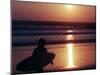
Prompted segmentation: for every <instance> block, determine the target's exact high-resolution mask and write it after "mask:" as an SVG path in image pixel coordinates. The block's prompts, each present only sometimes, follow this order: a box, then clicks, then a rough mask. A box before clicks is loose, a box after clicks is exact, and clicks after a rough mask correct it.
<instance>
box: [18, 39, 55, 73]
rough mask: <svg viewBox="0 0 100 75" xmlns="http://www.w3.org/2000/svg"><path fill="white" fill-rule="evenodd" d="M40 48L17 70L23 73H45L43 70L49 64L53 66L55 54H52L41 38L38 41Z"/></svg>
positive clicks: (22, 62)
mask: <svg viewBox="0 0 100 75" xmlns="http://www.w3.org/2000/svg"><path fill="white" fill-rule="evenodd" d="M37 45H38V46H37V47H36V48H35V49H34V50H33V53H32V56H30V57H28V58H26V59H24V60H22V61H21V62H20V63H19V64H18V65H17V69H18V70H21V71H26V72H29V71H35V72H43V68H44V67H45V66H46V65H48V64H49V63H51V64H53V62H52V60H53V59H54V57H55V54H53V53H50V52H48V51H47V49H46V48H45V39H43V38H41V39H39V41H38V44H37Z"/></svg>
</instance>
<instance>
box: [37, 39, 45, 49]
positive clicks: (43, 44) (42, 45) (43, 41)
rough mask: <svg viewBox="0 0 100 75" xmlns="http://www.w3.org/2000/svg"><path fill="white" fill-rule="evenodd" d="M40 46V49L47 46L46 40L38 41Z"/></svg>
mask: <svg viewBox="0 0 100 75" xmlns="http://www.w3.org/2000/svg"><path fill="white" fill-rule="evenodd" d="M38 46H39V47H44V46H45V39H43V38H40V39H39V40H38Z"/></svg>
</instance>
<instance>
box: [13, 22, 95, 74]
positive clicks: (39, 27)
mask: <svg viewBox="0 0 100 75" xmlns="http://www.w3.org/2000/svg"><path fill="white" fill-rule="evenodd" d="M40 38H44V39H45V40H46V45H45V48H47V50H48V52H52V53H54V54H55V55H56V56H55V58H54V60H53V63H54V65H52V64H48V65H47V66H45V67H44V68H43V70H44V71H45V72H48V71H69V70H81V69H95V68H96V24H95V23H74V22H72V23H67V22H42V21H39V22H38V21H12V73H22V72H20V71H17V70H16V65H17V64H18V63H19V62H21V61H22V60H23V59H25V58H27V57H29V56H31V55H32V53H33V52H34V49H35V48H36V47H37V42H38V40H39V39H40ZM69 44H71V45H72V46H68V45H69ZM69 49H72V52H73V54H72V55H73V57H72V58H70V59H73V60H72V61H73V64H74V65H75V66H76V67H77V68H75V69H69V68H68V65H69V63H68V62H69V56H68V53H69V52H68V50H69ZM70 67H71V66H70Z"/></svg>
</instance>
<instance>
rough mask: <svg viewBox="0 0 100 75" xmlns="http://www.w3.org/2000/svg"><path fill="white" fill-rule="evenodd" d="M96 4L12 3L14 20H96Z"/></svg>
mask: <svg viewBox="0 0 100 75" xmlns="http://www.w3.org/2000/svg"><path fill="white" fill-rule="evenodd" d="M95 10H96V7H95V6H80V5H79V6H76V5H73V7H72V8H69V7H68V6H67V5H63V4H50V3H48V4H47V3H34V2H15V1H14V0H13V3H12V19H13V20H37V21H65V22H95V18H96V11H95Z"/></svg>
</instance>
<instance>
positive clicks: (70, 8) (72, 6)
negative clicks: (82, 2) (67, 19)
mask: <svg viewBox="0 0 100 75" xmlns="http://www.w3.org/2000/svg"><path fill="white" fill-rule="evenodd" d="M65 8H67V9H68V10H73V9H74V5H65Z"/></svg>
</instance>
